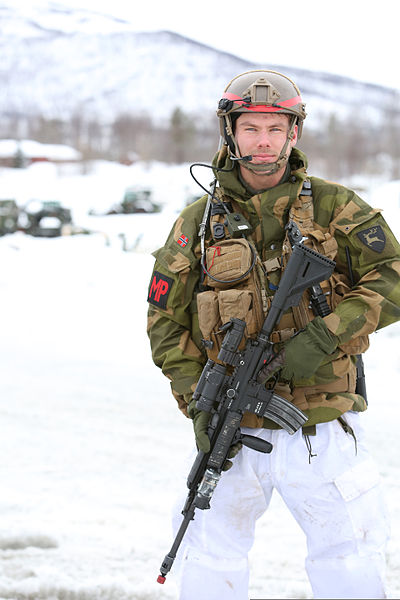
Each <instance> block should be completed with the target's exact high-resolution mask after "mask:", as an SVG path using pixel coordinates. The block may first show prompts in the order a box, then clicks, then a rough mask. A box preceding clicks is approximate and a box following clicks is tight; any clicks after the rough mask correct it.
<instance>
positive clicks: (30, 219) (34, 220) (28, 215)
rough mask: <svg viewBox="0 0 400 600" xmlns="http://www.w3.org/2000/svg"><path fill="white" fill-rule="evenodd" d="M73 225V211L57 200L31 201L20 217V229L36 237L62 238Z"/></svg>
mask: <svg viewBox="0 0 400 600" xmlns="http://www.w3.org/2000/svg"><path fill="white" fill-rule="evenodd" d="M71 224H72V217H71V211H70V210H69V209H68V208H64V207H63V206H62V205H61V203H60V202H58V201H57V200H45V201H43V200H31V201H29V202H28V204H27V205H26V206H25V207H24V209H23V210H22V212H21V215H20V229H22V230H23V231H25V233H28V234H29V235H33V236H35V237H57V236H60V235H61V234H62V230H63V227H65V226H66V225H71Z"/></svg>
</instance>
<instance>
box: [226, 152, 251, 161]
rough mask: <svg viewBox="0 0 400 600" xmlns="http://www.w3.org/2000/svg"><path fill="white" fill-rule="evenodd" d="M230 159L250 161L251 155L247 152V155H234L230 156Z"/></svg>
mask: <svg viewBox="0 0 400 600" xmlns="http://www.w3.org/2000/svg"><path fill="white" fill-rule="evenodd" d="M229 158H230V159H231V160H245V161H246V162H250V161H251V160H252V159H253V157H252V155H251V154H248V155H247V156H242V157H241V158H236V156H232V155H231V156H230V157H229Z"/></svg>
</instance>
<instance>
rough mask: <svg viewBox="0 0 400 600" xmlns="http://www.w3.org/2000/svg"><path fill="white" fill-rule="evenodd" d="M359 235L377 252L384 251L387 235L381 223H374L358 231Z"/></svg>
mask: <svg viewBox="0 0 400 600" xmlns="http://www.w3.org/2000/svg"><path fill="white" fill-rule="evenodd" d="M357 237H358V238H359V240H361V242H362V243H363V244H365V246H367V247H368V248H370V249H371V250H375V252H383V250H384V248H385V245H386V236H385V233H384V231H383V229H382V227H381V226H380V225H374V226H373V227H369V228H368V229H363V230H362V231H359V232H358V233H357Z"/></svg>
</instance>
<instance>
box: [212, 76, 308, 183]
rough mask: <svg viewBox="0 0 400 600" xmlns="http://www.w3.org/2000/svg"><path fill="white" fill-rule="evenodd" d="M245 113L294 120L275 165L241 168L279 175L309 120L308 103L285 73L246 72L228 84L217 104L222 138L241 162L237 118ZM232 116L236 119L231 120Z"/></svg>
mask: <svg viewBox="0 0 400 600" xmlns="http://www.w3.org/2000/svg"><path fill="white" fill-rule="evenodd" d="M243 112H257V113H284V114H287V115H289V116H290V117H291V119H290V126H289V131H288V136H287V139H286V142H285V144H284V146H283V148H282V150H281V152H280V155H279V157H278V159H277V160H276V161H275V162H274V163H268V164H257V165H255V164H252V163H250V162H249V161H246V160H243V162H242V165H243V166H245V167H246V168H248V169H250V170H251V171H254V172H256V173H265V174H272V173H276V171H278V170H279V169H280V168H281V167H283V166H284V165H285V164H286V162H287V157H286V150H287V147H288V144H289V142H290V140H291V139H292V137H293V132H294V128H295V126H296V125H297V126H298V132H297V136H298V138H300V136H301V132H302V129H303V121H304V119H305V118H306V112H305V104H304V102H303V101H302V99H301V95H300V90H299V88H298V87H297V85H296V84H295V83H294V82H293V81H292V80H291V79H289V77H286V75H282V73H278V72H277V71H268V70H265V69H260V70H254V71H247V72H246V73H242V74H241V75H237V76H236V77H234V78H233V79H232V81H230V82H229V83H228V85H227V86H226V88H225V90H224V94H223V96H222V98H221V100H220V101H219V103H218V110H217V116H218V117H219V120H220V130H221V135H222V137H223V138H224V140H225V142H226V144H227V145H228V147H229V149H230V151H231V156H232V158H233V159H238V158H239V159H240V158H242V157H241V156H240V150H239V148H238V145H237V142H236V140H235V135H234V126H233V124H234V120H235V118H234V117H235V115H239V114H240V113H243ZM232 117H233V118H232Z"/></svg>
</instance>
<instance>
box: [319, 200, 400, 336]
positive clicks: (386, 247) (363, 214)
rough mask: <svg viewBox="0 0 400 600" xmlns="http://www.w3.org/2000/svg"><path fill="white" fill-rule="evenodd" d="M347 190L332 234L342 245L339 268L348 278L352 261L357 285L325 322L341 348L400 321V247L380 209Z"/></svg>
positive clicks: (355, 284) (339, 246) (331, 226)
mask: <svg viewBox="0 0 400 600" xmlns="http://www.w3.org/2000/svg"><path fill="white" fill-rule="evenodd" d="M346 191H347V192H348V197H347V202H346V203H345V204H342V205H341V206H338V207H337V208H336V213H335V217H334V219H333V221H332V222H331V225H330V229H331V233H332V234H333V235H334V236H335V238H336V240H337V242H338V255H337V269H338V270H339V271H341V272H342V273H345V274H346V275H347V276H349V270H350V269H349V267H350V265H349V260H350V262H351V268H352V272H353V278H354V285H353V287H352V288H351V289H350V291H349V292H348V293H346V294H345V295H344V296H343V299H342V300H341V301H340V303H339V304H338V306H337V307H336V308H335V310H334V311H333V313H331V314H330V315H328V316H327V317H325V318H324V320H325V323H326V325H327V326H328V328H329V329H330V331H332V333H334V334H335V335H337V336H338V337H339V340H340V342H341V343H346V342H348V341H349V340H351V339H352V338H354V337H357V336H359V335H368V334H370V333H372V332H373V331H376V330H377V329H381V328H382V327H386V326H387V325H390V324H391V323H394V322H396V321H397V320H399V319H400V246H399V243H398V242H397V240H396V238H395V236H394V235H393V233H392V231H391V230H390V228H389V226H388V224H387V223H386V221H385V220H384V218H383V217H382V215H381V214H380V211H379V210H376V209H373V208H371V207H370V206H369V205H368V204H366V203H365V202H364V201H363V200H361V198H359V197H358V196H357V195H356V194H354V192H351V191H350V190H346ZM346 249H347V250H346ZM350 279H351V278H350Z"/></svg>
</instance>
